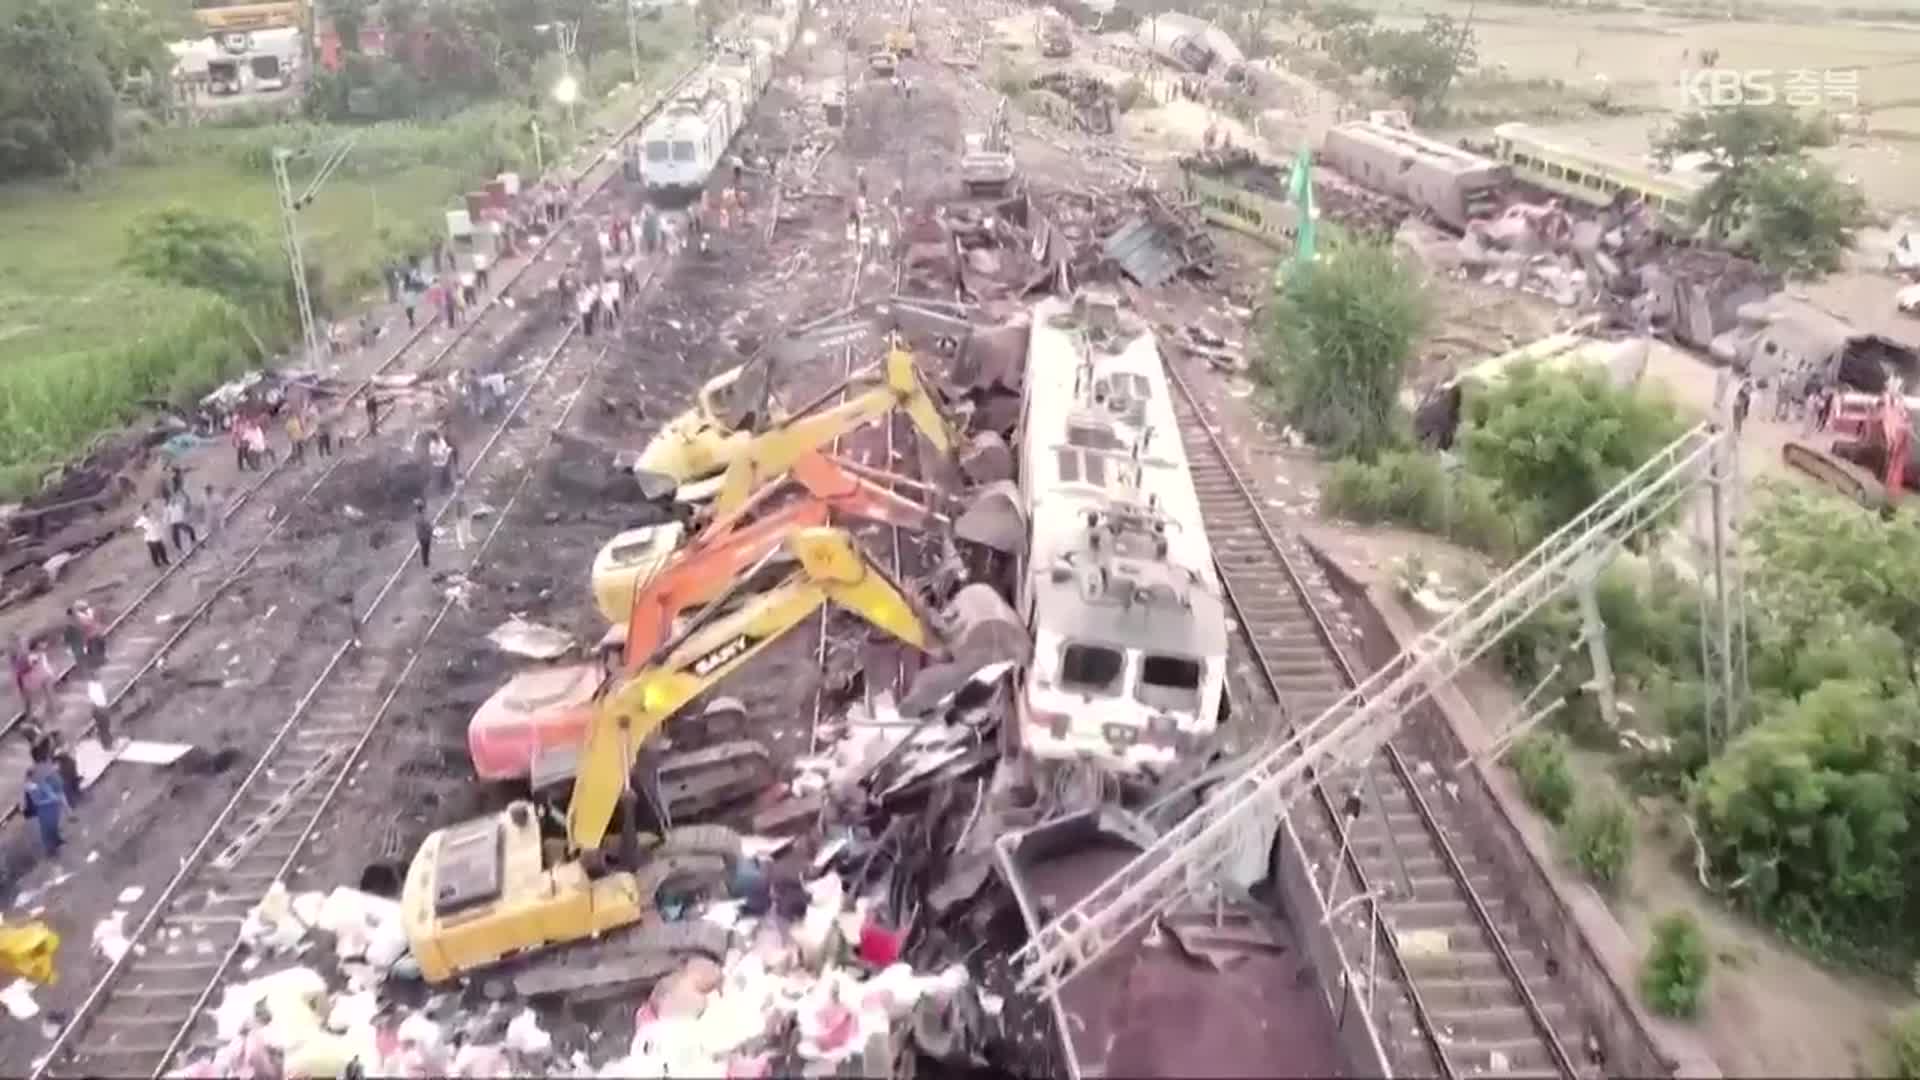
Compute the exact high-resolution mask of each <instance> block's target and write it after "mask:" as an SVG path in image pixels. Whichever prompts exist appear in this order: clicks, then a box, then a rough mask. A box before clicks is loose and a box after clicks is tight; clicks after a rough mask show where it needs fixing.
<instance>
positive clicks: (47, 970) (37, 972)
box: [0, 922, 60, 986]
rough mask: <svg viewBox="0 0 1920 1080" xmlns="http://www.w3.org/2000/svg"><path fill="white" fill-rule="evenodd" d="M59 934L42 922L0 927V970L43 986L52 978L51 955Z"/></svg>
mask: <svg viewBox="0 0 1920 1080" xmlns="http://www.w3.org/2000/svg"><path fill="white" fill-rule="evenodd" d="M59 951H60V935H59V934H58V933H55V932H54V930H53V928H52V927H50V926H48V925H47V924H46V923H43V922H26V923H19V924H17V925H9V926H0V970H5V971H8V972H11V973H13V974H14V975H17V976H19V977H21V978H23V979H27V980H29V981H31V982H36V983H39V984H41V985H42V986H45V985H48V984H50V983H52V982H53V981H54V978H55V973H54V970H53V957H54V954H55V953H57V952H59Z"/></svg>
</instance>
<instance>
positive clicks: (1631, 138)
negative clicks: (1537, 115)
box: [1375, 0, 1920, 209]
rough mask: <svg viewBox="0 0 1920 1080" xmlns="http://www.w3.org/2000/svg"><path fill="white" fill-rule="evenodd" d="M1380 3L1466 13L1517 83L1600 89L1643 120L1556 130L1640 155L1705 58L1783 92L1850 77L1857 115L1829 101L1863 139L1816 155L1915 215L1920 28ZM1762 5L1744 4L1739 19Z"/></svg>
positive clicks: (1485, 60) (1892, 7) (1894, 8)
mask: <svg viewBox="0 0 1920 1080" xmlns="http://www.w3.org/2000/svg"><path fill="white" fill-rule="evenodd" d="M1875 2H1878V0H1846V2H1843V3H1836V4H1833V5H1831V7H1833V8H1835V9H1846V10H1850V11H1851V10H1856V9H1863V8H1866V7H1868V6H1871V5H1872V4H1873V3H1875ZM1375 6H1376V7H1377V8H1378V9H1379V10H1380V11H1381V12H1382V14H1383V17H1384V18H1385V21H1387V22H1388V23H1389V24H1399V25H1412V24H1414V23H1416V22H1417V21H1418V19H1419V18H1420V17H1421V15H1422V14H1423V13H1424V12H1428V11H1445V12H1447V13H1448V14H1451V15H1453V16H1454V17H1455V18H1460V19H1464V18H1465V17H1466V16H1467V13H1468V11H1469V10H1471V11H1472V13H1473V25H1474V31H1475V33H1476V35H1477V37H1478V40H1479V46H1480V48H1479V52H1480V64H1481V66H1482V67H1483V68H1499V69H1501V70H1503V71H1504V72H1505V73H1506V74H1507V75H1509V76H1510V77H1512V78H1513V79H1515V80H1522V81H1524V80H1538V79H1559V80H1561V81H1563V82H1564V83H1565V84H1566V85H1567V86H1568V87H1570V88H1575V89H1583V90H1584V91H1585V92H1587V93H1589V94H1595V95H1597V94H1598V92H1599V90H1600V89H1601V88H1602V87H1604V88H1605V89H1606V90H1607V92H1608V94H1609V97H1610V99H1611V100H1612V101H1613V102H1615V103H1616V104H1618V105H1621V106H1625V107H1628V108H1630V109H1632V110H1634V111H1635V112H1636V113H1637V114H1638V115H1634V116H1625V117H1595V118H1592V119H1586V120H1580V121H1576V122H1573V123H1571V124H1567V125H1553V127H1554V130H1565V131H1569V132H1573V133H1577V134H1579V135H1581V136H1582V137H1585V138H1589V139H1592V140H1593V141H1594V142H1596V143H1598V144H1599V145H1602V146H1604V147H1607V148H1608V149H1610V150H1614V151H1616V152H1620V153H1629V154H1640V153H1644V152H1645V151H1646V149H1647V134H1648V132H1649V130H1650V129H1652V128H1653V127H1655V126H1657V125H1658V124H1659V123H1660V122H1661V121H1662V120H1664V119H1665V118H1666V117H1667V116H1670V115H1672V114H1673V113H1674V112H1676V111H1678V110H1680V109H1682V108H1683V107H1684V106H1685V99H1684V97H1683V95H1682V92H1681V87H1680V81H1679V80H1680V76H1681V73H1682V72H1683V71H1685V70H1687V69H1688V68H1689V67H1698V66H1699V61H1698V57H1699V55H1700V52H1701V50H1703V49H1717V50H1719V53H1720V56H1719V61H1718V65H1717V66H1718V67H1720V68H1722V69H1728V70H1737V71H1756V70H1766V71H1769V72H1772V73H1773V74H1772V76H1771V78H1772V80H1773V81H1774V82H1775V84H1776V86H1777V87H1778V92H1779V93H1781V94H1782V95H1784V94H1785V93H1786V89H1787V83H1788V79H1789V78H1790V77H1791V76H1792V74H1793V73H1795V72H1812V73H1816V74H1818V75H1820V76H1822V77H1823V78H1824V76H1825V74H1826V73H1827V72H1844V73H1847V74H1843V75H1841V76H1840V78H1841V79H1842V80H1843V82H1844V80H1845V79H1847V78H1848V76H1849V75H1853V76H1854V77H1855V79H1856V81H1855V82H1854V84H1853V85H1854V87H1856V90H1855V92H1854V93H1855V96H1856V97H1857V99H1858V104H1857V106H1856V105H1854V104H1851V103H1849V102H1847V101H1846V100H1844V97H1843V96H1841V95H1826V94H1825V92H1824V89H1823V97H1824V98H1825V100H1826V101H1827V108H1829V109H1830V110H1831V111H1835V112H1852V111H1860V112H1865V113H1867V114H1868V117H1869V125H1870V131H1869V134H1868V136H1866V137H1865V138H1855V139H1852V140H1849V141H1848V143H1847V144H1846V145H1843V146H1839V147H1835V148H1834V149H1833V150H1831V151H1826V152H1824V153H1823V155H1822V156H1823V157H1824V158H1825V159H1826V160H1827V162H1828V164H1830V165H1832V166H1833V167H1834V168H1835V169H1837V170H1839V171H1840V172H1841V173H1843V174H1847V175H1851V176H1854V177H1856V178H1857V179H1858V180H1859V181H1860V183H1861V185H1862V187H1863V189H1864V190H1865V191H1866V192H1867V195H1868V197H1869V198H1870V199H1871V200H1872V201H1873V202H1874V204H1875V205H1876V206H1879V207H1882V208H1887V209H1908V208H1914V207H1920V23H1905V22H1901V23H1878V24H1869V23H1865V22H1862V21H1858V20H1854V19H1829V20H1823V21H1818V22H1798V21H1792V20H1791V19H1789V18H1786V17H1782V18H1779V19H1777V20H1774V21H1766V20H1762V19H1759V18H1751V17H1743V18H1741V19H1738V20H1727V19H1724V18H1722V19H1705V18H1698V17H1688V16H1680V15H1674V14H1669V13H1666V12H1656V11H1650V10H1599V11H1594V12H1590V13H1589V12H1581V11H1577V10H1572V9H1568V8H1548V7H1536V6H1531V5H1521V4H1485V3H1481V4H1474V5H1471V7H1470V5H1469V4H1468V3H1466V2H1464V0H1463V2H1453V0H1428V2H1424V3H1414V2H1411V0H1407V2H1401V3H1395V4H1382V5H1375ZM1757 7H1758V5H1754V4H1751V3H1743V4H1741V8H1742V9H1743V10H1745V11H1753V10H1755V9H1756V8H1757ZM1885 8H1886V10H1887V11H1889V12H1899V13H1903V14H1904V13H1912V12H1914V11H1915V10H1916V7H1915V5H1912V4H1900V5H1896V4H1894V3H1892V0H1885ZM1856 73H1857V74H1856ZM1515 92H1516V94H1519V93H1522V92H1523V91H1522V90H1520V89H1519V88H1516V91H1515Z"/></svg>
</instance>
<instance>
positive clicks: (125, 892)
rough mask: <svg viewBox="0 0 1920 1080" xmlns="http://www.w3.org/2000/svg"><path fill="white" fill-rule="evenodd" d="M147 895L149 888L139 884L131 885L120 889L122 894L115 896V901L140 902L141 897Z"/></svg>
mask: <svg viewBox="0 0 1920 1080" xmlns="http://www.w3.org/2000/svg"><path fill="white" fill-rule="evenodd" d="M145 895H147V890H145V889H143V888H141V887H140V886H138V885H129V886H127V887H126V888H124V889H121V890H120V895H119V896H116V897H114V902H115V903H120V904H137V903H139V902H140V898H141V897H142V896H145Z"/></svg>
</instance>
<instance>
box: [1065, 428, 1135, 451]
mask: <svg viewBox="0 0 1920 1080" xmlns="http://www.w3.org/2000/svg"><path fill="white" fill-rule="evenodd" d="M1067 442H1068V443H1069V444H1070V445H1073V446H1085V447H1089V448H1091V449H1094V450H1125V449H1126V444H1125V443H1123V442H1121V441H1120V437H1119V436H1118V435H1115V434H1114V433H1113V429H1112V428H1108V427H1100V426H1098V425H1094V424H1071V423H1070V424H1068V425H1067Z"/></svg>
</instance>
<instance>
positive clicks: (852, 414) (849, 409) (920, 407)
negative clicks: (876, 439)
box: [713, 345, 956, 518]
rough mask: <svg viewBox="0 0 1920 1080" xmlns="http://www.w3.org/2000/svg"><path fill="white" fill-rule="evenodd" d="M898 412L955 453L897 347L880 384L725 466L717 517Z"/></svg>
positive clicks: (806, 416) (781, 428)
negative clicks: (805, 459)
mask: <svg viewBox="0 0 1920 1080" xmlns="http://www.w3.org/2000/svg"><path fill="white" fill-rule="evenodd" d="M896 408H899V409H904V410H906V413H907V416H908V417H910V418H911V419H912V420H913V425H914V427H916V428H918V429H920V433H921V434H922V435H925V436H926V438H927V441H928V442H931V443H932V444H933V446H934V449H935V450H937V451H939V452H940V453H942V454H951V453H953V448H954V445H955V441H956V440H955V436H954V434H953V430H952V428H951V426H949V425H948V423H947V419H946V417H945V416H943V415H942V414H941V412H940V407H939V406H938V405H937V404H935V403H934V400H933V397H932V395H930V394H929V393H927V389H926V386H925V385H924V384H922V383H921V382H920V375H919V372H918V371H917V370H916V369H915V367H914V362H913V354H912V353H911V352H909V351H907V350H906V349H904V348H900V347H899V346H898V345H896V346H895V347H893V348H891V349H889V350H888V351H887V360H886V379H885V381H884V382H882V383H881V384H880V385H878V386H874V387H869V388H868V389H866V390H862V391H860V392H858V393H856V394H854V395H853V396H852V397H850V398H848V399H847V400H846V401H844V402H842V403H840V404H839V405H835V406H833V407H831V408H826V409H821V410H819V411H808V412H805V413H802V414H800V415H797V416H794V417H792V418H790V419H788V420H785V421H783V422H781V423H780V424H778V425H777V426H775V427H773V428H771V429H769V430H767V431H766V432H763V433H762V434H761V435H759V436H758V437H757V438H755V439H754V440H753V443H752V444H751V445H750V446H748V447H747V449H746V451H745V452H744V453H742V454H741V455H740V456H738V457H736V458H734V459H733V462H732V464H730V465H729V466H728V467H727V472H726V476H725V478H724V479H723V480H722V481H721V486H720V494H719V496H718V497H716V498H715V500H714V506H713V513H714V515H715V517H716V518H722V517H727V516H730V515H731V514H733V513H734V512H735V511H737V510H739V509H740V508H741V507H743V506H745V505H746V504H747V501H748V500H749V499H751V498H752V497H753V495H754V493H755V492H757V491H759V490H760V489H761V487H763V486H764V485H766V484H769V483H771V482H773V481H774V480H777V479H778V478H780V477H781V476H783V475H784V474H785V473H786V472H787V471H788V470H790V469H792V468H793V466H794V463H795V462H797V461H798V460H799V459H800V458H801V457H802V456H803V455H805V454H808V453H811V452H813V451H815V450H817V449H819V448H820V447H822V446H825V445H827V444H829V443H831V442H832V441H833V440H835V439H837V438H839V437H840V436H842V435H845V434H846V433H847V432H849V431H852V430H853V429H855V428H857V427H860V426H861V425H863V424H868V423H871V422H872V421H874V420H876V419H878V418H880V417H882V416H885V415H886V414H887V413H888V412H889V411H891V410H893V409H896Z"/></svg>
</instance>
